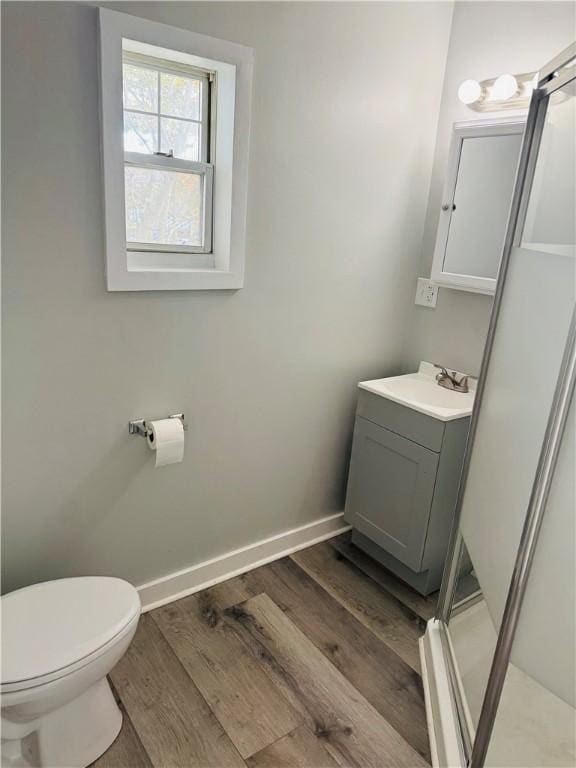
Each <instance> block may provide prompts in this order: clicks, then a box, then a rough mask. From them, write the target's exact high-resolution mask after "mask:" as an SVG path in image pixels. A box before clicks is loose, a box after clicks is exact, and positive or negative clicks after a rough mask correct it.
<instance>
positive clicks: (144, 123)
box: [124, 112, 158, 153]
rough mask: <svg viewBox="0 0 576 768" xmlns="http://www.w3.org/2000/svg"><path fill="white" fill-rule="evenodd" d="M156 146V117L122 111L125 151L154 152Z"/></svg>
mask: <svg viewBox="0 0 576 768" xmlns="http://www.w3.org/2000/svg"><path fill="white" fill-rule="evenodd" d="M157 148H158V118H157V117H155V116H154V115H140V114H139V113H138V112H124V149H125V150H126V152H148V153H152V152H156V150H157Z"/></svg>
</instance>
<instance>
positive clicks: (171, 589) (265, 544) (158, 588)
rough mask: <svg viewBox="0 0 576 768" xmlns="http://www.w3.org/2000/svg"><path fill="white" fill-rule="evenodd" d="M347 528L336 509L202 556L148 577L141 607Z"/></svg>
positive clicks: (142, 588)
mask: <svg viewBox="0 0 576 768" xmlns="http://www.w3.org/2000/svg"><path fill="white" fill-rule="evenodd" d="M349 530H350V526H349V525H348V524H347V523H345V522H344V513H343V512H338V513H337V514H335V515H330V516H329V517H323V518H321V519H320V520H315V521H314V522H313V523H307V524H306V525H301V526H300V527H298V528H292V529H291V530H289V531H284V532H283V533H278V534H276V535H275V536H270V537H269V538H267V539H262V540H261V541H257V542H255V543H254V544H249V545H248V546H246V547H240V549H234V550H232V551H231V552H226V553H225V554H224V555H219V556H218V557H214V558H212V559H211V560H205V561H204V562H203V563H198V564H197V565H193V566H191V567H190V568H184V569H183V570H181V571H175V572H174V573H169V574H168V575H167V576H163V577H161V578H160V579H155V580H154V581H149V582H147V583H146V584H142V585H140V586H139V587H137V589H138V592H139V594H140V600H141V601H142V610H143V611H144V612H146V611H151V610H152V609H153V608H158V607H159V606H161V605H166V603H172V602H174V600H180V598H182V597H186V596H187V595H191V594H193V593H194V592H199V591H200V590H201V589H206V588H207V587H213V586H214V584H219V583H220V582H221V581H226V580H227V579H231V578H233V577H234V576H239V575H240V574H242V573H246V571H251V570H253V569H254V568H258V567H259V566H261V565H266V563H270V562H272V561H273V560H278V559H279V558H281V557H286V555H290V554H292V552H297V551H298V550H300V549H305V548H306V547H310V546H312V545H313V544H317V543H319V542H321V541H325V540H326V539H331V538H332V537H333V536H338V535H339V534H341V533H345V532H346V531H349Z"/></svg>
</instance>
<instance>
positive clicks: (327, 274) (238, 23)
mask: <svg viewBox="0 0 576 768" xmlns="http://www.w3.org/2000/svg"><path fill="white" fill-rule="evenodd" d="M114 7H115V8H116V9H121V10H125V11H129V12H130V13H133V14H138V15H142V16H147V17H149V18H152V19H157V20H161V21H164V22H167V23H171V24H174V25H177V26H182V27H189V28H190V29H194V30H196V31H198V32H202V33H206V34H210V35H214V36H219V37H222V38H226V39H230V40H233V41H236V42H240V43H243V44H246V45H250V46H253V47H254V48H255V50H256V69H255V84H254V85H255V88H254V106H253V135H252V149H251V161H250V187H249V218H248V236H247V280H246V287H245V288H244V289H243V290H241V291H238V292H215V293H213V292H206V293H202V292H200V293H194V292H174V293H143V294H129V293H127V294H109V293H107V292H106V290H105V283H104V253H103V246H104V240H103V232H102V205H101V182H100V153H99V134H98V91H97V57H96V10H95V9H94V8H91V7H87V6H79V5H68V4H64V3H56V4H51V3H44V2H41V3H3V8H2V16H3V25H2V26H3V29H2V31H3V47H2V55H3V67H2V75H3V105H2V106H3V119H4V124H3V132H2V139H3V142H4V144H3V150H4V151H3V161H4V168H3V172H4V183H5V187H4V189H5V191H4V248H3V251H4V305H3V308H4V366H3V367H4V373H5V377H4V398H5V403H6V408H5V415H4V518H3V543H4V555H3V566H4V581H3V589H4V590H9V589H13V588H15V587H18V586H20V585H23V584H27V583H29V582H33V581H36V580H40V579H48V578H52V577H58V576H66V575H73V574H85V573H103V574H104V573H106V574H115V575H118V576H123V577H126V578H128V579H130V580H132V581H133V582H135V583H137V584H139V583H142V582H144V581H146V580H148V579H152V578H155V577H159V576H162V575H164V574H166V573H168V572H171V571H173V570H176V569H179V568H184V567H186V566H189V565H192V564H194V563H197V562H200V561H203V560H206V559H207V558H210V557H214V556H216V555H218V554H220V553H223V552H226V551H228V550H230V549H233V548H235V547H239V546H242V545H245V544H249V543H251V542H254V541H256V540H259V539H261V538H264V537H266V536H269V535H272V534H274V533H276V532H280V531H283V530H287V529H290V528H292V527H294V526H298V525H300V524H303V523H306V522H309V521H312V520H315V519H317V518H320V517H322V516H324V515H326V514H329V513H332V512H336V511H339V510H340V509H342V506H343V489H344V482H345V471H346V463H347V451H348V442H349V437H350V428H351V420H352V413H353V407H354V401H355V389H354V388H355V383H356V382H357V381H358V380H359V379H362V378H370V377H375V376H381V375H386V374H390V373H394V372H395V371H397V370H398V369H399V367H400V365H401V361H402V358H403V343H404V332H405V329H406V326H407V322H408V318H409V316H410V313H411V303H412V301H413V293H414V286H415V277H416V275H417V272H418V260H419V256H420V247H421V242H422V233H423V224H424V213H425V209H426V200H427V195H428V189H429V183H430V173H431V167H432V156H433V150H434V141H435V126H436V121H437V117H438V107H439V98H440V92H441V85H442V77H443V72H444V64H445V56H446V50H447V43H448V34H449V27H450V20H451V12H452V8H451V6H450V5H449V4H446V3H422V4H418V3H413V4H412V3H408V4H406V3H389V4H378V3H368V4H346V3H342V4H340V3H338V4H334V5H331V4H327V3H320V4H305V3H304V4H301V3H294V4H281V3H270V4H245V3H230V4H228V3H200V4H195V3H176V4H171V3H142V4H140V3H126V4H124V5H123V4H115V5H114ZM452 56H454V53H452ZM544 58H545V57H544ZM540 59H541V57H540V56H538V57H537V60H536V63H537V62H538V61H540ZM470 69H471V70H472V74H474V71H473V70H474V67H473V66H472V65H471V66H470ZM497 70H498V67H497ZM492 71H493V68H492V67H490V68H489V72H490V73H491V72H492ZM467 73H468V69H467ZM479 74H480V75H482V74H483V73H482V72H480V73H479ZM445 101H446V100H445ZM444 108H445V109H446V104H445V107H444ZM444 122H446V114H444ZM429 228H430V225H429ZM481 301H483V300H481ZM426 356H427V357H428V356H429V355H426ZM179 410H183V411H185V413H186V414H187V416H188V419H189V422H190V431H189V433H188V435H187V445H186V455H185V460H184V463H183V464H182V465H177V466H172V467H167V468H164V469H161V470H154V469H153V457H152V454H151V452H150V451H148V449H147V447H146V444H145V443H144V441H143V440H141V439H140V438H129V437H128V435H127V429H126V424H127V421H128V420H129V419H131V418H137V417H146V416H162V415H165V414H168V413H171V412H174V411H179Z"/></svg>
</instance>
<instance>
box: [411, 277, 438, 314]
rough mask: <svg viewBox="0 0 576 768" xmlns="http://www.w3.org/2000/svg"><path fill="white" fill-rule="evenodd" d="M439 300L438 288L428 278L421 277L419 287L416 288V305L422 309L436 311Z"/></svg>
mask: <svg viewBox="0 0 576 768" xmlns="http://www.w3.org/2000/svg"><path fill="white" fill-rule="evenodd" d="M437 299H438V286H437V285H436V284H435V283H433V282H432V280H429V279H428V278H427V277H419V278H418V285H417V287H416V300H415V302H414V303H415V304H418V305H420V306H421V307H429V308H430V309H434V307H435V306H436V301H437Z"/></svg>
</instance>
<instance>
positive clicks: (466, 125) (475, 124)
mask: <svg viewBox="0 0 576 768" xmlns="http://www.w3.org/2000/svg"><path fill="white" fill-rule="evenodd" d="M525 126H526V120H525V119H522V118H520V117H504V118H500V119H498V120H468V121H466V122H459V123H454V125H453V126H452V141H451V143H450V152H449V156H448V167H447V169H446V178H445V180H444V189H443V190H442V201H441V203H442V205H448V206H452V204H453V203H454V195H455V193H456V182H457V180H458V167H459V165H460V155H461V153H462V142H463V141H464V139H466V138H475V137H481V136H504V135H510V134H517V133H523V132H524V128H525ZM451 218H452V210H451V207H450V208H449V209H448V210H446V211H444V210H441V211H440V218H439V220H438V230H437V233H436V245H435V247H434V256H433V259H432V271H431V275H430V277H431V279H432V281H433V282H434V283H436V284H437V285H440V286H442V287H444V288H454V289H456V290H461V291H470V292H472V293H485V294H489V295H490V294H493V293H494V291H495V290H496V278H489V277H477V276H474V275H464V274H456V273H453V272H445V271H444V256H445V253H446V248H447V246H448V235H449V232H450V220H451Z"/></svg>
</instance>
